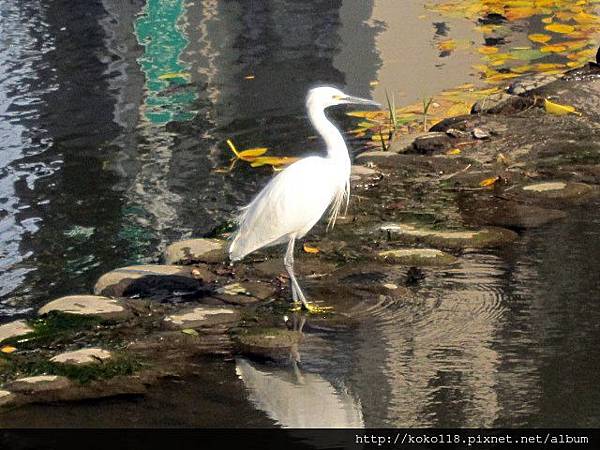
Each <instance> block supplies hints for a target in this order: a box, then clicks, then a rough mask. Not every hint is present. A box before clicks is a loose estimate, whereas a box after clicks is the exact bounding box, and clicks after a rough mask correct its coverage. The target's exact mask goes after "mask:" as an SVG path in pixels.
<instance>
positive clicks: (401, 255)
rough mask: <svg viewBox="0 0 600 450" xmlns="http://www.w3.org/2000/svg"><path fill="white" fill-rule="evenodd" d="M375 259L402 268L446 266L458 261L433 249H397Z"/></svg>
mask: <svg viewBox="0 0 600 450" xmlns="http://www.w3.org/2000/svg"><path fill="white" fill-rule="evenodd" d="M377 258H378V259H380V260H382V261H385V262H387V263H391V264H399V265H404V266H417V267H420V266H433V267H435V266H447V265H449V264H453V263H455V262H456V261H458V258H456V257H455V256H453V255H450V254H449V253H446V252H443V251H441V250H437V249H433V248H399V249H393V250H385V251H382V252H379V253H378V254H377Z"/></svg>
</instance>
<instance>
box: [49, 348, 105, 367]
mask: <svg viewBox="0 0 600 450" xmlns="http://www.w3.org/2000/svg"><path fill="white" fill-rule="evenodd" d="M110 358H112V353H111V352H109V351H108V350H104V349H102V348H82V349H81V350H75V351H72V352H65V353H60V354H58V355H56V356H54V357H53V358H50V361H52V362H54V363H61V364H73V365H83V364H93V363H99V362H102V361H104V360H105V359H110Z"/></svg>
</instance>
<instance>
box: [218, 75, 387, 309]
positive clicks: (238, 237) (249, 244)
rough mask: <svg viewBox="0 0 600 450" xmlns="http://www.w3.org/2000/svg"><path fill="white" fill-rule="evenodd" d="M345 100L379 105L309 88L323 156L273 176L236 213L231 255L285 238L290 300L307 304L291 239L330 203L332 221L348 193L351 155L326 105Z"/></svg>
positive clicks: (310, 107)
mask: <svg viewBox="0 0 600 450" xmlns="http://www.w3.org/2000/svg"><path fill="white" fill-rule="evenodd" d="M344 103H360V104H370V105H377V104H376V103H374V102H372V101H370V100H365V99H361V98H357V97H350V96H348V95H346V94H344V93H343V92H341V91H340V90H338V89H335V88H332V87H318V88H314V89H311V90H310V91H309V93H308V96H307V100H306V106H307V109H308V115H309V118H310V120H311V122H312V124H313V125H314V126H315V128H316V130H317V131H318V132H319V133H320V134H321V136H322V137H323V139H324V140H325V144H326V146H327V155H326V156H324V157H322V156H309V157H307V158H303V159H301V160H299V161H297V162H295V163H294V164H292V165H290V166H289V167H288V168H286V169H285V170H284V171H282V172H281V173H279V174H278V175H277V176H275V177H274V178H273V179H272V180H271V181H270V182H269V183H268V184H267V185H266V186H265V187H264V188H263V190H262V191H260V193H259V194H258V195H257V196H256V197H255V198H254V200H252V202H250V204H249V205H247V206H246V207H244V208H243V209H242V211H241V214H240V215H239V217H238V223H239V227H238V229H237V231H236V232H235V234H234V236H233V240H232V243H231V246H230V248H229V255H230V258H231V260H233V261H236V260H239V259H242V258H243V257H244V256H246V255H247V254H249V253H252V252H253V251H255V250H258V249H259V248H263V247H268V246H271V245H276V244H281V243H285V242H287V243H288V250H287V253H286V256H285V258H284V264H285V267H286V269H287V271H288V274H289V276H290V282H291V289H292V299H293V300H294V301H297V300H300V301H302V304H303V306H304V307H305V308H308V304H307V302H306V299H305V297H304V294H303V293H302V290H301V289H300V286H299V285H298V282H297V280H296V277H295V276H294V270H293V252H294V241H295V240H296V239H299V238H302V237H303V236H304V235H306V233H308V231H309V230H310V229H311V228H312V227H313V226H314V225H315V224H316V223H317V222H318V221H319V219H320V218H321V217H322V216H323V214H324V213H325V212H326V211H327V208H330V214H329V225H330V226H333V225H334V223H335V219H336V217H337V215H338V213H339V211H340V208H341V207H342V205H343V203H344V201H346V202H347V201H348V197H349V194H350V183H349V180H350V165H351V163H350V156H349V155H348V148H347V146H346V143H345V141H344V138H343V136H342V134H341V133H340V132H339V130H338V129H337V128H336V127H335V126H334V125H333V124H332V123H331V122H330V121H329V120H328V119H327V117H326V116H325V109H326V108H327V107H329V106H334V105H339V104H344Z"/></svg>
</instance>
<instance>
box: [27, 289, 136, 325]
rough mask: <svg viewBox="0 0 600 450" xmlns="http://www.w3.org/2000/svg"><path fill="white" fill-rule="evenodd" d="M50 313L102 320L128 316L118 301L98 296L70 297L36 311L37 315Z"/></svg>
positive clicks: (54, 301) (55, 301)
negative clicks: (94, 317) (93, 317)
mask: <svg viewBox="0 0 600 450" xmlns="http://www.w3.org/2000/svg"><path fill="white" fill-rule="evenodd" d="M50 311H59V312H63V313H67V314H78V315H84V316H97V317H100V318H103V319H115V320H116V319H123V318H126V317H128V316H129V315H130V312H129V311H127V310H126V309H125V308H124V307H123V306H122V305H121V303H120V301H119V300H116V299H112V298H108V297H102V296H98V295H70V296H67V297H61V298H58V299H56V300H53V301H51V302H50V303H47V304H46V305H44V306H42V307H41V308H40V309H39V310H38V314H39V315H43V314H47V313H49V312H50Z"/></svg>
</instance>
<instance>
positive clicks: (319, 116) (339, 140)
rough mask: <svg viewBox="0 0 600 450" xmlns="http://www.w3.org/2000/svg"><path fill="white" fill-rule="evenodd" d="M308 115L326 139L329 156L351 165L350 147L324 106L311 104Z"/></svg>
mask: <svg viewBox="0 0 600 450" xmlns="http://www.w3.org/2000/svg"><path fill="white" fill-rule="evenodd" d="M308 117H309V118H310V121H311V122H312V124H313V126H314V127H315V129H316V130H317V131H318V132H319V134H320V135H321V137H323V139H324V140H325V145H326V146H327V157H328V158H329V159H333V160H336V162H337V161H339V162H340V163H343V164H344V165H348V167H349V166H350V155H348V147H347V146H346V142H345V141H344V138H343V136H342V133H340V131H339V130H338V129H337V128H336V127H335V125H334V124H333V123H331V121H330V120H329V119H328V118H327V116H326V115H325V111H324V110H323V108H320V107H319V108H316V107H314V106H310V107H309V108H308Z"/></svg>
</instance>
